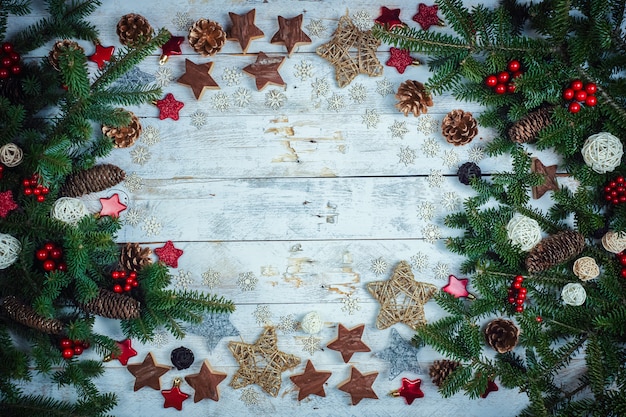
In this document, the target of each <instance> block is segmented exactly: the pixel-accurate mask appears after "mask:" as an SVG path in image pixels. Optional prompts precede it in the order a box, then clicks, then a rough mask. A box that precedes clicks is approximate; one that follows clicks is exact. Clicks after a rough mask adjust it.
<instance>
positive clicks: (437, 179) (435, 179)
mask: <svg viewBox="0 0 626 417" xmlns="http://www.w3.org/2000/svg"><path fill="white" fill-rule="evenodd" d="M426 182H428V185H429V186H430V188H437V187H441V184H443V174H441V170H440V169H431V170H430V174H428V177H426Z"/></svg>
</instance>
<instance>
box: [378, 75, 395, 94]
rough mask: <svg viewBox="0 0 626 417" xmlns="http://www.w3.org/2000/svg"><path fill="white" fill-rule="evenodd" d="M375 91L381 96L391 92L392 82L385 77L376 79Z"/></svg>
mask: <svg viewBox="0 0 626 417" xmlns="http://www.w3.org/2000/svg"><path fill="white" fill-rule="evenodd" d="M376 92H377V93H378V94H380V95H381V96H383V97H385V96H386V95H389V94H393V93H394V91H393V84H392V83H391V81H389V80H388V79H386V78H383V79H382V80H380V81H376Z"/></svg>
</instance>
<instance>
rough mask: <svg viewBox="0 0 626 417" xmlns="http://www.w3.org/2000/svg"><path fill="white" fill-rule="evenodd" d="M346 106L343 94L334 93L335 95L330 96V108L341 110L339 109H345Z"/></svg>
mask: <svg viewBox="0 0 626 417" xmlns="http://www.w3.org/2000/svg"><path fill="white" fill-rule="evenodd" d="M345 106H346V103H345V100H344V97H343V96H342V95H341V94H337V93H333V95H332V96H330V97H329V98H328V110H334V111H336V112H339V110H341V109H343V108H344V107H345Z"/></svg>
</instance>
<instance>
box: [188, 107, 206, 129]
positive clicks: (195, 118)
mask: <svg viewBox="0 0 626 417" xmlns="http://www.w3.org/2000/svg"><path fill="white" fill-rule="evenodd" d="M189 123H191V125H192V126H194V127H195V128H196V129H202V126H204V125H206V123H207V114H206V113H205V112H203V111H202V110H200V109H198V110H196V111H195V112H193V113H191V118H190V122H189Z"/></svg>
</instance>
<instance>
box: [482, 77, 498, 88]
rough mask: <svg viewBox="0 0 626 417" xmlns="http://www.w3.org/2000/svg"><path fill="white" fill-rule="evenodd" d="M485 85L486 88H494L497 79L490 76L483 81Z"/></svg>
mask: <svg viewBox="0 0 626 417" xmlns="http://www.w3.org/2000/svg"><path fill="white" fill-rule="evenodd" d="M485 84H486V85H487V87H491V88H493V87H495V86H496V85H497V84H498V77H496V76H495V75H490V76H489V77H487V78H486V79H485Z"/></svg>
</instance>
